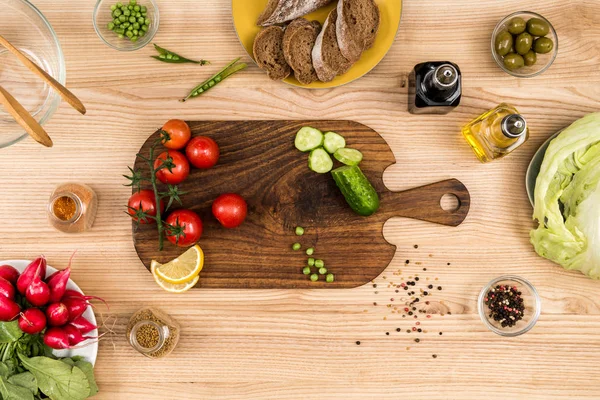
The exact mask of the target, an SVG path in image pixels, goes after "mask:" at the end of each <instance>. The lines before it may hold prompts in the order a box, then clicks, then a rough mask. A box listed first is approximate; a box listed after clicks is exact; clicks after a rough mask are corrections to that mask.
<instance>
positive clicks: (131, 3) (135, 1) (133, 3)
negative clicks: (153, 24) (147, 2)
mask: <svg viewBox="0 0 600 400" xmlns="http://www.w3.org/2000/svg"><path fill="white" fill-rule="evenodd" d="M136 4H137V0H129V5H130V6H135V5H136Z"/></svg>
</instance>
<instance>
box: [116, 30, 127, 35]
mask: <svg viewBox="0 0 600 400" xmlns="http://www.w3.org/2000/svg"><path fill="white" fill-rule="evenodd" d="M115 33H117V34H119V35H123V34H124V33H125V29H115Z"/></svg>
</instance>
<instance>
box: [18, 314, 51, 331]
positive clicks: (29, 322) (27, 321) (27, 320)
mask: <svg viewBox="0 0 600 400" xmlns="http://www.w3.org/2000/svg"><path fill="white" fill-rule="evenodd" d="M45 327H46V316H45V315H44V313H43V312H42V310H40V309H39V308H28V309H27V310H25V311H23V312H22V313H21V316H20V317H19V328H21V330H22V331H23V332H25V333H28V334H30V335H35V334H36V333H40V332H41V331H42V330H44V328H45Z"/></svg>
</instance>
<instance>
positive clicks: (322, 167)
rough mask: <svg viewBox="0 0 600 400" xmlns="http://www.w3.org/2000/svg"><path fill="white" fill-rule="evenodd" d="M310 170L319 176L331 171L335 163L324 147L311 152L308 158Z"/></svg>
mask: <svg viewBox="0 0 600 400" xmlns="http://www.w3.org/2000/svg"><path fill="white" fill-rule="evenodd" d="M308 168H310V169H311V170H312V171H314V172H317V173H319V174H324V173H326V172H329V171H331V168H333V161H332V160H331V157H330V156H329V154H327V152H326V151H325V150H323V148H322V147H319V148H318V149H314V150H313V151H311V152H310V155H309V156H308Z"/></svg>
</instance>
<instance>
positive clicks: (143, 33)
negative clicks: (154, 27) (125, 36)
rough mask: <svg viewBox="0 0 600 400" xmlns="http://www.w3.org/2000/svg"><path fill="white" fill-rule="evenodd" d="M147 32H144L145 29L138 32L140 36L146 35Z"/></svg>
mask: <svg viewBox="0 0 600 400" xmlns="http://www.w3.org/2000/svg"><path fill="white" fill-rule="evenodd" d="M145 34H146V32H144V31H139V32H138V36H139V37H142V36H144V35H145Z"/></svg>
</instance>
